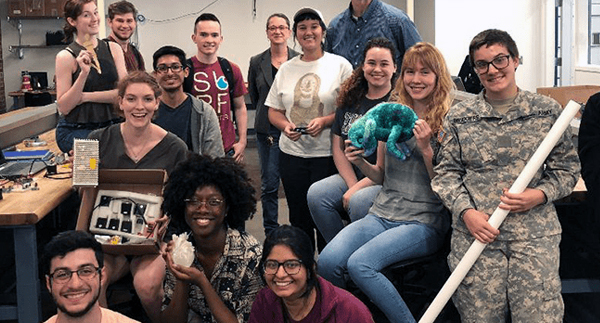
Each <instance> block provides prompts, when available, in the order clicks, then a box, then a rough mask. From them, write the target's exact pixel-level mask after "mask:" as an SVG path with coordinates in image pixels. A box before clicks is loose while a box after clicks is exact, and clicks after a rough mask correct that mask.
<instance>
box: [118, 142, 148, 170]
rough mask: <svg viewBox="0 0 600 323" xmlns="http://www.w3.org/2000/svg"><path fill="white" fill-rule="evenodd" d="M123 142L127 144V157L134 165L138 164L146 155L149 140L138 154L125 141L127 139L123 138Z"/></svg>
mask: <svg viewBox="0 0 600 323" xmlns="http://www.w3.org/2000/svg"><path fill="white" fill-rule="evenodd" d="M123 142H124V143H125V148H126V149H127V156H129V158H131V160H133V162H134V163H136V164H137V163H138V162H139V161H140V160H141V159H142V158H143V157H144V156H145V155H146V146H148V142H149V140H145V141H144V144H143V145H142V147H140V148H139V149H138V150H137V152H135V151H134V150H133V145H132V144H131V143H129V142H128V141H127V140H125V137H123Z"/></svg>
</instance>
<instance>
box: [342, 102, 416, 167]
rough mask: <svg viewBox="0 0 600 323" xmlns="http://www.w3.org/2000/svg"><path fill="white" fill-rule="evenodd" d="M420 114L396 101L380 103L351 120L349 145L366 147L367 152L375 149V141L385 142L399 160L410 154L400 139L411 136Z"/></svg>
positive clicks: (367, 153) (406, 138) (369, 152)
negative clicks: (358, 117) (353, 120)
mask: <svg viewBox="0 0 600 323" xmlns="http://www.w3.org/2000/svg"><path fill="white" fill-rule="evenodd" d="M418 119H419V118H418V117H417V114H416V113H415V112H414V111H413V110H412V109H411V108H409V107H407V106H405V105H402V104H399V103H389V102H385V103H379V104H378V105H376V106H375V107H373V108H372V109H371V110H369V111H367V113H365V115H363V116H362V117H361V118H360V119H358V120H356V121H355V122H354V123H352V126H351V128H350V131H348V139H350V141H352V145H353V146H355V147H358V148H363V149H364V150H365V153H364V155H365V156H369V155H371V154H372V153H373V152H375V150H376V149H377V141H385V142H387V144H386V145H387V149H388V151H389V152H391V153H392V154H393V155H394V156H396V157H397V158H398V159H400V160H404V159H406V157H407V156H408V155H410V151H409V150H408V147H407V146H406V145H405V144H403V142H405V141H407V140H409V139H410V138H412V136H413V128H414V127H415V122H416V121H417V120H418Z"/></svg>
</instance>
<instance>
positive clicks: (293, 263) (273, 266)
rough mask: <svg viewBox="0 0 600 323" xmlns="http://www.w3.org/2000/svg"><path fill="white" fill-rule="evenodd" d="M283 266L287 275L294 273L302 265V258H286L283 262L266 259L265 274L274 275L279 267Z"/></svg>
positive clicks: (298, 270) (296, 272) (297, 271)
mask: <svg viewBox="0 0 600 323" xmlns="http://www.w3.org/2000/svg"><path fill="white" fill-rule="evenodd" d="M281 266H283V270H284V271H285V273H286V274H288V275H291V276H293V275H296V274H298V273H299V272H300V268H301V267H302V260H296V259H294V260H286V261H284V262H279V261H277V260H267V261H265V264H264V266H263V267H264V269H265V274H267V275H275V274H276V273H277V271H279V267H281Z"/></svg>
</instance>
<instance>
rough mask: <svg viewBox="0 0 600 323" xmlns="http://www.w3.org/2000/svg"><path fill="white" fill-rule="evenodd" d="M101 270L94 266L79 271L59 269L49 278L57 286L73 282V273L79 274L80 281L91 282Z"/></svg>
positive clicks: (84, 267)
mask: <svg viewBox="0 0 600 323" xmlns="http://www.w3.org/2000/svg"><path fill="white" fill-rule="evenodd" d="M100 269H101V268H99V267H94V266H92V265H87V266H83V267H81V268H79V269H77V270H69V269H57V270H56V271H54V272H53V273H52V274H50V275H48V276H50V279H52V280H53V281H54V282H55V283H57V284H66V283H68V282H69V281H70V280H71V277H72V276H73V273H77V276H79V279H82V280H85V281H89V280H92V279H94V278H95V277H96V275H98V273H99V272H100Z"/></svg>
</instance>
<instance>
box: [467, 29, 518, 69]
mask: <svg viewBox="0 0 600 323" xmlns="http://www.w3.org/2000/svg"><path fill="white" fill-rule="evenodd" d="M496 44H500V45H503V46H504V47H506V49H508V53H509V54H510V56H511V57H512V58H517V59H518V58H519V49H517V44H516V43H515V41H514V40H513V39H512V37H510V35H509V34H508V33H507V32H506V31H503V30H498V29H487V30H484V31H482V32H480V33H479V34H477V36H475V37H473V40H471V44H470V45H469V56H470V60H471V66H475V59H474V58H473V56H474V54H475V51H477V50H478V49H479V48H481V47H482V46H486V47H487V46H491V45H496Z"/></svg>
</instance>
